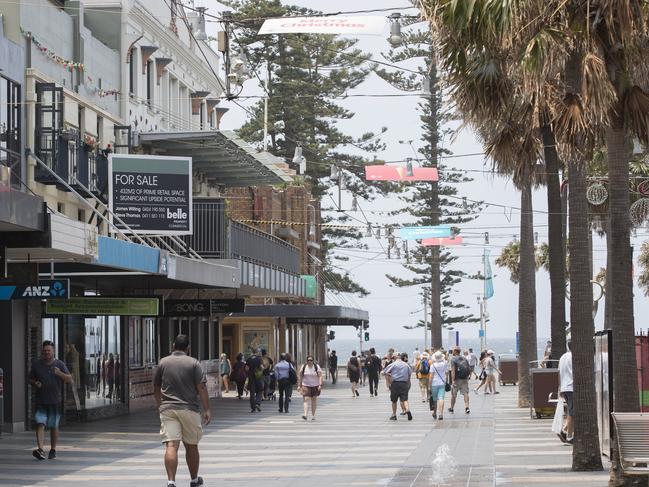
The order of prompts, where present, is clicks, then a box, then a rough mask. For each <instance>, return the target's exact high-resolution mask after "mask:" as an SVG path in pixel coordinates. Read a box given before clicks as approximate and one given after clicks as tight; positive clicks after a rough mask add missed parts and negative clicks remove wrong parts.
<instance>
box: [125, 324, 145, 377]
mask: <svg viewBox="0 0 649 487" xmlns="http://www.w3.org/2000/svg"><path fill="white" fill-rule="evenodd" d="M128 364H129V365H130V366H132V367H138V366H141V365H142V322H141V321H140V318H138V317H134V316H130V317H129V318H128Z"/></svg>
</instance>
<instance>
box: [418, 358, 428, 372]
mask: <svg viewBox="0 0 649 487" xmlns="http://www.w3.org/2000/svg"><path fill="white" fill-rule="evenodd" d="M419 373H420V374H422V375H428V374H429V373H430V362H429V361H428V360H425V359H421V361H420V362H419Z"/></svg>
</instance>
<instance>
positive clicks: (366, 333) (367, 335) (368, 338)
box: [365, 331, 370, 342]
mask: <svg viewBox="0 0 649 487" xmlns="http://www.w3.org/2000/svg"><path fill="white" fill-rule="evenodd" d="M365 341H366V342H369V341H370V332H369V331H366V332H365Z"/></svg>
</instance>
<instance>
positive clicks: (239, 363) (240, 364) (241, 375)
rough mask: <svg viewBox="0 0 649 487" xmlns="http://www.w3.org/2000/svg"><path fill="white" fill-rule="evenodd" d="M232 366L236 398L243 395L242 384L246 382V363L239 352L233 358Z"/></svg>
mask: <svg viewBox="0 0 649 487" xmlns="http://www.w3.org/2000/svg"><path fill="white" fill-rule="evenodd" d="M235 360H236V362H235V363H234V368H233V370H232V378H233V379H234V381H235V382H236V383H237V399H241V396H243V386H244V385H245V384H246V378H247V374H246V363H245V362H244V361H243V354H242V353H241V352H239V353H238V354H237V356H236V358H235Z"/></svg>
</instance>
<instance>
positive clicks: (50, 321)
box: [43, 318, 59, 358]
mask: <svg viewBox="0 0 649 487" xmlns="http://www.w3.org/2000/svg"><path fill="white" fill-rule="evenodd" d="M45 340H49V341H51V342H54V345H55V347H54V355H55V356H57V355H58V354H57V353H56V352H57V350H58V347H59V319H58V318H43V341H45ZM57 358H58V356H57Z"/></svg>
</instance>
